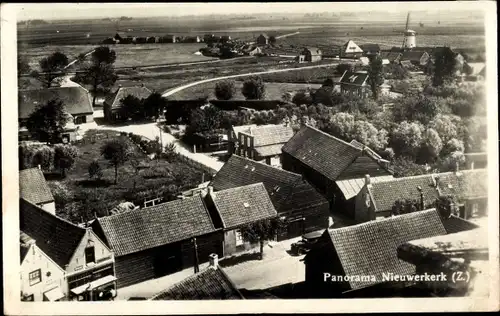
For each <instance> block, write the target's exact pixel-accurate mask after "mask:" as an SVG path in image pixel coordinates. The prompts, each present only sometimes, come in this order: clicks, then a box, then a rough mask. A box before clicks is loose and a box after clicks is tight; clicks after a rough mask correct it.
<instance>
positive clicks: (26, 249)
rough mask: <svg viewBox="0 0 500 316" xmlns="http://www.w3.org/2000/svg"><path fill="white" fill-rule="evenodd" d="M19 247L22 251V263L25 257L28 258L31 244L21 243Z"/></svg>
mask: <svg viewBox="0 0 500 316" xmlns="http://www.w3.org/2000/svg"><path fill="white" fill-rule="evenodd" d="M19 248H20V251H21V263H22V262H23V261H24V258H26V255H27V254H28V251H29V250H30V245H20V247H19Z"/></svg>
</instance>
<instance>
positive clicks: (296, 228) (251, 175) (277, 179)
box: [209, 155, 329, 241]
mask: <svg viewBox="0 0 500 316" xmlns="http://www.w3.org/2000/svg"><path fill="white" fill-rule="evenodd" d="M260 182H262V183H263V184H264V187H265V188H266V191H267V193H268V194H269V197H270V198H271V201H272V203H273V205H274V207H275V209H276V211H277V212H278V215H279V216H280V217H281V218H282V219H284V221H285V222H286V227H285V229H284V230H283V231H281V232H280V233H279V234H278V240H279V241H280V240H285V239H289V238H294V237H297V236H300V235H302V234H304V233H309V232H313V231H316V230H320V229H324V228H326V227H327V226H328V217H329V204H328V201H327V200H326V199H325V198H324V197H323V196H322V195H321V194H320V193H319V192H317V191H316V189H314V187H313V186H311V185H310V184H309V183H308V182H307V181H305V180H304V179H303V177H302V176H301V175H300V174H297V173H292V172H289V171H285V170H283V169H279V168H274V167H271V166H269V165H266V164H263V163H259V162H256V161H253V160H250V159H248V158H243V157H240V156H238V155H232V156H231V158H229V160H228V161H227V162H226V163H225V164H224V165H223V166H222V168H221V169H220V170H219V172H217V174H216V175H215V177H214V178H213V179H212V181H211V182H210V184H209V185H210V186H212V187H213V188H214V191H220V190H226V189H230V188H237V187H241V186H245V185H249V184H255V183H260Z"/></svg>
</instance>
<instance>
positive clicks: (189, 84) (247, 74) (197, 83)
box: [162, 62, 339, 97]
mask: <svg viewBox="0 0 500 316" xmlns="http://www.w3.org/2000/svg"><path fill="white" fill-rule="evenodd" d="M338 64H339V63H338V62H335V63H330V64H323V65H313V66H305V67H299V68H287V69H276V70H268V71H260V72H250V73H246V74H238V75H230V76H222V77H216V78H210V79H204V80H200V81H195V82H191V83H188V84H185V85H182V86H180V87H177V88H173V89H170V90H167V91H165V92H164V93H163V94H162V96H163V97H169V96H171V95H173V94H175V93H177V92H179V91H182V90H184V89H187V88H191V87H194V86H197V85H200V84H204V83H208V82H212V81H218V80H225V79H232V78H240V77H247V76H258V75H265V74H270V73H277V72H288V71H298V70H302V69H314V68H324V67H331V66H336V65H338Z"/></svg>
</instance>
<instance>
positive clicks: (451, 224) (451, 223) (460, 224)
mask: <svg viewBox="0 0 500 316" xmlns="http://www.w3.org/2000/svg"><path fill="white" fill-rule="evenodd" d="M441 221H442V222H443V226H444V228H445V229H446V233H448V234H455V233H459V232H463V231H467V230H472V229H476V228H479V227H480V226H479V225H477V224H475V223H473V222H470V221H468V220H465V219H463V218H460V217H458V216H455V215H451V216H450V217H448V218H443V217H441Z"/></svg>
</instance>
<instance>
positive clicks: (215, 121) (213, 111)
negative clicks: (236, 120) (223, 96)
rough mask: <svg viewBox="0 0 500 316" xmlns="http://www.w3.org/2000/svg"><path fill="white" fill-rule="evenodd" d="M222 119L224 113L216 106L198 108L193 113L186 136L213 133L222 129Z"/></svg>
mask: <svg viewBox="0 0 500 316" xmlns="http://www.w3.org/2000/svg"><path fill="white" fill-rule="evenodd" d="M222 119H223V116H222V111H221V110H220V109H219V108H217V107H215V106H207V107H205V108H203V109H201V108H198V109H196V110H194V111H192V112H191V117H190V123H189V125H188V126H187V127H186V134H193V133H203V132H213V131H214V130H216V129H218V128H220V127H221V124H222Z"/></svg>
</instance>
